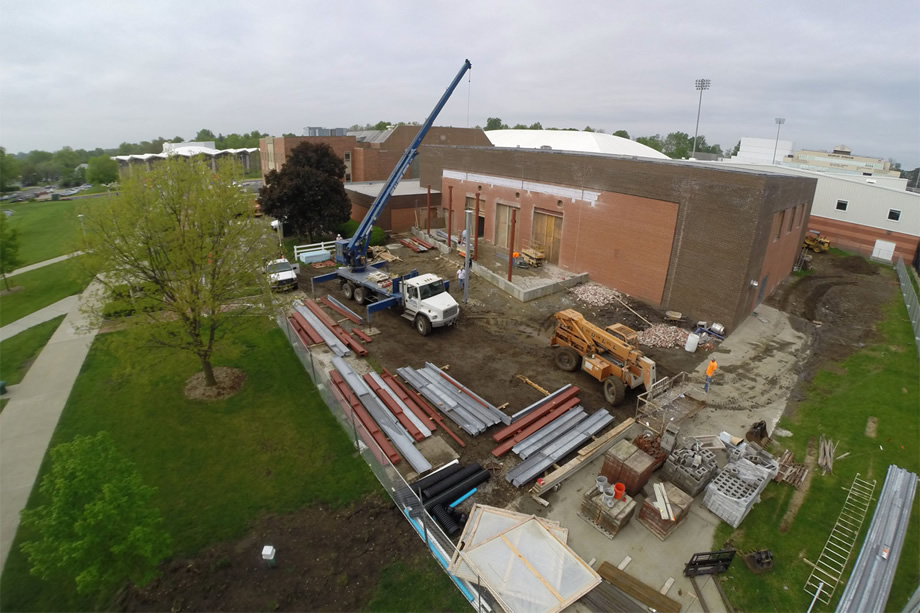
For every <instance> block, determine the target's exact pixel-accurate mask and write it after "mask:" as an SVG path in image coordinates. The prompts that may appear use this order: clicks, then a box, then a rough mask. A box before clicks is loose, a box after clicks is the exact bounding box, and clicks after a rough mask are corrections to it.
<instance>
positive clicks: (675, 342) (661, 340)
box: [639, 324, 690, 347]
mask: <svg viewBox="0 0 920 613" xmlns="http://www.w3.org/2000/svg"><path fill="white" fill-rule="evenodd" d="M688 336H690V333H689V332H687V331H686V330H683V329H681V328H678V327H677V326H669V325H668V324H655V325H654V326H652V327H651V328H646V329H645V330H642V331H641V332H639V342H640V343H641V344H643V345H645V346H646V347H683V346H684V345H686V344H687V337H688Z"/></svg>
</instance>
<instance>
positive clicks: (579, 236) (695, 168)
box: [419, 146, 816, 330]
mask: <svg viewBox="0 0 920 613" xmlns="http://www.w3.org/2000/svg"><path fill="white" fill-rule="evenodd" d="M419 157H420V159H421V165H420V182H421V185H427V184H431V185H432V186H438V185H440V190H441V192H442V194H444V193H446V192H447V190H448V189H449V188H451V187H452V188H453V198H452V202H453V207H454V212H455V219H457V217H456V215H457V214H462V211H463V210H464V209H465V208H472V207H473V206H474V202H475V196H476V193H477V192H479V193H480V194H481V196H480V200H481V204H480V218H479V223H478V233H479V236H480V237H482V238H481V240H486V241H489V242H492V243H493V244H495V245H496V246H498V247H507V241H508V228H509V220H510V217H511V211H512V210H517V214H516V215H517V226H516V231H515V244H514V245H513V248H514V249H515V250H520V249H521V248H522V247H523V246H525V245H538V246H542V248H543V249H544V251H545V252H546V256H547V259H548V261H549V262H551V263H553V264H555V265H557V266H559V267H561V268H563V269H565V270H571V271H573V272H587V273H588V274H589V275H590V276H591V278H592V279H594V280H596V281H598V282H600V283H603V284H604V285H609V286H611V287H615V288H617V289H619V290H621V291H623V292H626V293H628V294H629V295H631V296H633V297H635V298H639V299H641V300H644V301H646V302H648V303H650V304H652V305H655V306H657V307H660V308H665V309H671V310H676V311H681V312H682V313H685V314H686V315H687V316H688V317H690V319H691V320H694V319H705V320H708V321H718V322H720V323H722V324H724V325H726V326H728V327H729V329H730V330H731V329H734V328H735V327H737V325H738V324H739V323H740V322H741V321H742V320H743V319H744V318H745V317H747V316H748V315H749V314H750V313H751V311H753V310H754V308H755V307H756V306H757V304H759V303H760V302H761V301H762V300H763V299H764V298H765V297H766V296H769V295H770V293H771V292H772V291H773V289H774V288H775V287H776V285H777V284H778V283H779V282H780V281H782V280H783V279H784V278H785V277H786V276H787V275H788V274H789V272H790V271H791V269H792V266H793V264H794V261H795V258H796V256H797V254H798V252H799V248H800V245H801V244H802V238H803V234H804V232H805V230H806V226H807V224H806V223H804V220H806V219H807V218H808V215H809V214H810V211H811V204H812V199H813V197H814V193H815V184H816V180H815V179H813V178H806V177H790V176H778V175H775V174H772V173H766V172H759V171H755V170H736V169H729V168H723V167H714V166H706V165H701V164H695V163H687V162H677V161H664V160H643V159H638V158H629V157H623V156H610V155H603V154H585V153H569V152H559V151H544V150H525V149H506V148H497V147H492V148H489V147H456V146H454V147H448V146H425V147H422V151H421V155H420V156H419ZM445 200H447V198H446V197H445V198H442V204H444V205H445V206H448V205H447V204H446V202H444V201H445ZM461 218H462V217H461Z"/></svg>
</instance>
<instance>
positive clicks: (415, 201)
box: [345, 179, 441, 233]
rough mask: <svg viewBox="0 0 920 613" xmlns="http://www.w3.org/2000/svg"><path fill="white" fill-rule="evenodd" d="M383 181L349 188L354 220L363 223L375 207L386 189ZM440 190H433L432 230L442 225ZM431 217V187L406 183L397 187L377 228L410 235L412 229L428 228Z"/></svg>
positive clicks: (416, 183) (402, 182)
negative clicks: (429, 198) (376, 200)
mask: <svg viewBox="0 0 920 613" xmlns="http://www.w3.org/2000/svg"><path fill="white" fill-rule="evenodd" d="M383 185H384V182H383V181H372V182H368V183H349V184H348V185H346V186H345V192H346V193H347V194H348V199H349V200H351V218H352V219H354V220H355V221H361V220H362V219H364V217H365V216H366V215H367V212H368V210H369V209H370V208H371V204H373V203H374V200H375V199H376V198H377V195H378V194H380V190H381V189H383ZM437 188H438V186H437V185H432V186H431V220H432V227H435V228H437V227H439V226H440V225H441V222H440V221H439V217H440V215H441V193H440V192H439V191H437ZM427 215H428V187H427V186H425V185H421V184H419V180H418V179H403V180H402V181H400V182H399V184H398V185H397V186H396V190H395V191H394V192H393V195H392V196H390V200H389V201H388V202H387V205H386V206H385V207H384V208H383V211H381V213H380V216H379V217H378V218H377V221H376V222H375V223H374V225H377V226H380V227H381V228H383V229H384V230H386V231H387V232H394V233H399V232H408V231H409V230H410V229H411V228H412V226H417V227H419V228H425V227H426V218H427Z"/></svg>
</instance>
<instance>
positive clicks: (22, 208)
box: [0, 198, 104, 266]
mask: <svg viewBox="0 0 920 613" xmlns="http://www.w3.org/2000/svg"><path fill="white" fill-rule="evenodd" d="M102 200H104V198H88V199H85V200H59V201H57V202H52V201H51V200H48V201H44V202H17V203H15V204H3V205H2V206H0V208H2V209H4V210H10V211H13V215H12V216H11V217H9V221H10V226H12V227H13V228H16V229H17V230H18V231H19V256H20V259H22V266H28V265H29V264H35V263H36V262H41V261H43V260H50V259H51V258H56V257H58V256H60V255H65V254H67V253H73V252H74V251H78V250H79V248H80V247H79V243H80V240H79V238H80V220H79V218H78V217H77V214H78V213H80V211H82V210H84V208H85V207H87V206H92V205H93V204H94V203H96V202H101V201H102Z"/></svg>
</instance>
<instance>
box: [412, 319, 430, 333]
mask: <svg viewBox="0 0 920 613" xmlns="http://www.w3.org/2000/svg"><path fill="white" fill-rule="evenodd" d="M415 329H416V330H418V333H419V334H421V335H422V336H428V335H429V334H431V322H430V321H428V318H427V317H425V316H424V315H416V316H415Z"/></svg>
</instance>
